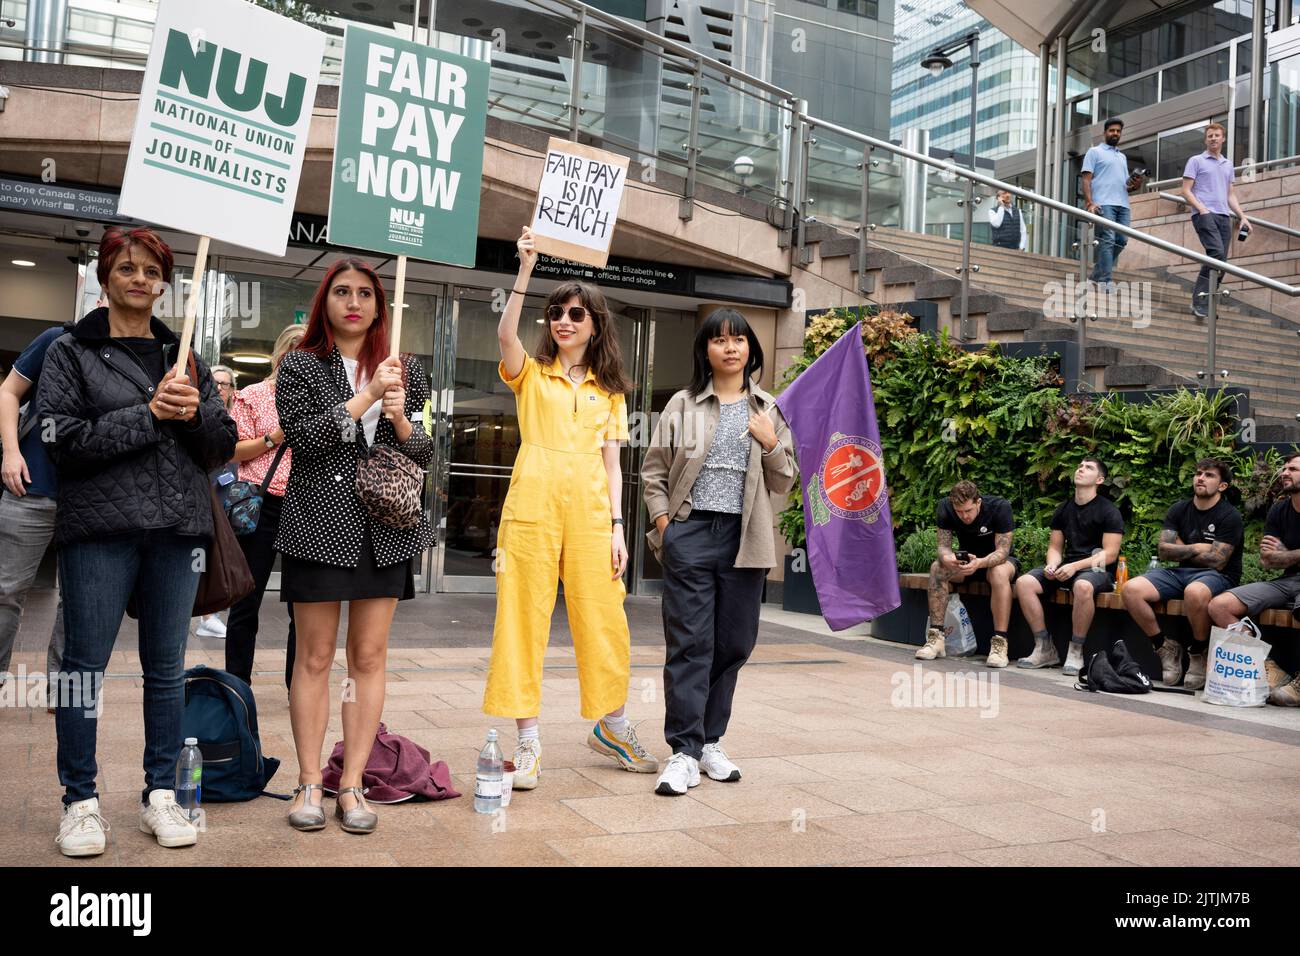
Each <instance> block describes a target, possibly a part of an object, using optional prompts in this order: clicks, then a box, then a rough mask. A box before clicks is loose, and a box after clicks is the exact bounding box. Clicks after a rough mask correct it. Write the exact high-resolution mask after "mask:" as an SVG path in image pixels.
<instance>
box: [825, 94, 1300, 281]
mask: <svg viewBox="0 0 1300 956" xmlns="http://www.w3.org/2000/svg"><path fill="white" fill-rule="evenodd" d="M802 119H803V120H804V122H805V123H807V124H808V125H809V126H810V127H813V128H819V129H824V130H828V131H830V132H832V133H835V134H836V135H837V136H843V137H846V138H848V139H852V140H855V141H857V142H859V143H861V144H862V145H864V146H873V147H875V148H876V149H883V150H886V151H887V152H890V153H893V154H894V155H896V156H901V157H903V158H904V159H910V160H912V161H913V162H917V163H924V164H925V165H927V166H933V167H935V168H936V169H942V170H947V171H948V172H950V173H952V174H954V175H957V176H962V177H964V178H966V179H969V180H970V181H971V182H975V183H980V184H981V185H983V186H987V187H988V188H990V189H993V190H998V191H1002V192H1009V193H1011V194H1012V195H1013V196H1019V197H1020V198H1022V199H1026V200H1028V201H1029V202H1033V203H1037V204H1039V205H1040V206H1045V207H1047V208H1048V209H1053V210H1055V211H1057V212H1059V213H1063V214H1065V215H1067V216H1070V217H1073V218H1075V219H1080V220H1083V221H1085V222H1090V223H1092V224H1093V225H1095V226H1101V227H1103V228H1105V229H1110V230H1112V231H1114V232H1118V233H1119V234H1120V235H1123V236H1127V237H1128V238H1130V239H1136V240H1137V241H1139V242H1145V243H1146V244H1147V245H1151V246H1155V247H1156V248H1157V249H1161V250H1163V251H1165V252H1169V253H1172V254H1173V255H1176V256H1181V257H1182V258H1184V259H1190V260H1191V261H1193V262H1198V263H1200V264H1201V265H1205V266H1212V267H1214V268H1215V269H1219V270H1221V271H1223V272H1229V273H1231V274H1232V275H1235V276H1237V277H1239V278H1242V279H1246V280H1248V281H1250V282H1253V283H1256V284H1257V285H1261V286H1264V287H1265V288H1268V289H1272V290H1273V291H1274V292H1281V293H1282V294H1283V295H1289V296H1300V286H1292V285H1287V284H1286V283H1285V282H1279V281H1277V280H1276V279H1273V278H1270V277H1269V276H1263V275H1259V274H1258V273H1255V272H1251V271H1250V270H1249V269H1243V268H1242V267H1241V266H1238V265H1234V264H1233V263H1231V262H1222V261H1220V260H1218V259H1215V258H1212V257H1211V256H1207V255H1205V253H1203V252H1195V251H1194V250H1192V249H1187V248H1184V247H1183V246H1180V245H1178V244H1176V243H1173V242H1169V241H1167V240H1165V239H1161V238H1159V237H1157V236H1149V235H1147V234H1146V233H1143V232H1140V231H1138V230H1137V229H1134V228H1133V227H1132V226H1125V225H1121V224H1120V223H1117V222H1112V221H1111V220H1109V219H1106V218H1105V217H1104V216H1098V215H1096V214H1095V213H1090V212H1088V211H1087V210H1084V209H1079V208H1077V207H1075V206H1071V205H1068V204H1067V203H1063V202H1060V201H1058V200H1055V199H1049V198H1048V197H1047V196H1043V195H1040V194H1038V193H1036V192H1034V191H1033V190H1030V189H1025V188H1024V187H1023V186H1014V185H1012V184H1011V183H1004V182H1002V181H1001V180H998V179H994V178H993V177H992V176H985V175H984V174H983V173H979V172H975V171H974V170H970V169H965V168H963V167H961V166H957V165H956V164H954V163H951V162H945V161H943V160H939V159H935V158H934V157H932V156H926V155H924V154H922V153H917V152H914V151H913V150H910V149H907V148H905V147H903V146H896V145H894V144H893V143H890V142H887V141H885V140H880V139H876V138H875V137H874V136H868V135H866V134H865V133H859V132H857V131H855V130H851V129H847V128H846V127H843V126H840V125H838V124H836V123H832V122H830V121H829V120H823V119H818V118H817V117H815V116H807V115H802Z"/></svg>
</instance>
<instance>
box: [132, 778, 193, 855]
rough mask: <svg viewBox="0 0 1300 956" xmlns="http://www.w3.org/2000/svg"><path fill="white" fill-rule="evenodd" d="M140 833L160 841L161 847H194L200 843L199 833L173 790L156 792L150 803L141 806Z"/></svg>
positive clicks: (151, 794) (151, 795)
mask: <svg viewBox="0 0 1300 956" xmlns="http://www.w3.org/2000/svg"><path fill="white" fill-rule="evenodd" d="M140 832H141V833H148V834H149V835H150V836H152V837H155V838H156V839H157V840H158V845H159V846H165V847H178V846H193V845H194V844H195V843H198V842H199V831H198V829H197V828H196V827H195V826H194V824H193V823H191V822H190V818H189V817H188V816H187V815H186V813H185V811H184V810H182V809H181V805H180V804H179V803H177V802H176V794H175V792H174V791H171V790H155V791H153V792H152V793H150V794H149V802H148V803H142V804H140Z"/></svg>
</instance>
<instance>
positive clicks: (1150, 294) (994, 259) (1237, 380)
mask: <svg viewBox="0 0 1300 956" xmlns="http://www.w3.org/2000/svg"><path fill="white" fill-rule="evenodd" d="M805 243H806V246H807V247H808V248H809V249H815V250H816V251H815V254H816V255H818V256H820V257H821V258H822V260H823V266H822V268H823V270H824V271H825V270H827V269H831V268H834V264H835V262H836V260H837V259H842V265H840V267H839V268H840V269H841V270H842V271H844V272H846V273H852V272H855V271H856V270H857V267H858V263H857V258H858V257H857V250H858V241H857V239H856V238H855V237H851V236H846V235H845V234H844V233H843V232H837V231H835V230H832V229H831V228H830V227H828V226H826V225H824V224H821V223H815V224H812V225H811V226H810V227H809V230H808V233H807V235H806V239H805ZM808 254H810V253H809V252H806V255H808ZM1122 262H1123V260H1122V259H1121V265H1122ZM960 263H961V243H960V241H958V240H954V239H946V238H943V237H939V236H931V235H921V234H918V233H909V232H903V231H901V230H898V229H892V228H881V229H876V230H874V231H872V233H871V236H870V240H869V246H868V252H867V271H868V283H867V284H868V287H869V291H868V293H867V295H868V298H870V299H871V300H872V301H874V302H878V303H880V304H882V305H883V304H890V303H901V302H909V301H913V300H928V301H933V302H935V303H936V305H937V306H938V308H939V313H940V326H941V327H945V326H946V327H950V328H954V327H955V319H956V318H957V317H959V315H960V290H961V282H960V279H959V278H958V276H957V269H958V267H959V266H960ZM971 263H972V265H973V266H974V267H976V270H975V271H974V272H973V274H972V277H971V292H970V298H969V305H968V309H967V311H968V314H969V315H970V317H971V318H972V320H974V321H975V322H976V325H977V329H978V338H979V340H980V341H1004V342H1005V341H1044V340H1052V339H1069V340H1073V339H1074V338H1075V336H1076V335H1077V327H1076V325H1075V324H1074V323H1072V322H1070V321H1069V320H1068V319H1067V318H1064V317H1063V313H1064V312H1065V311H1066V308H1067V307H1068V306H1069V300H1068V296H1069V294H1070V293H1069V292H1068V291H1067V288H1066V287H1067V285H1068V284H1069V283H1071V282H1073V283H1074V284H1075V285H1076V286H1077V285H1078V274H1079V268H1078V263H1077V262H1076V261H1074V260H1071V259H1064V258H1056V257H1053V256H1043V255H1035V254H1032V253H1025V252H1019V251H1016V250H1007V249H998V248H995V247H993V246H987V245H974V246H972V248H971ZM1114 278H1115V280H1116V282H1117V283H1120V284H1121V286H1122V287H1123V288H1124V291H1126V292H1127V291H1129V290H1132V291H1135V292H1136V293H1137V294H1138V299H1137V300H1136V303H1135V302H1132V301H1127V300H1126V298H1125V297H1123V296H1117V297H1116V298H1114V299H1113V300H1111V301H1109V302H1103V303H1099V305H1100V306H1101V307H1100V308H1099V309H1098V310H1097V311H1098V313H1099V318H1098V319H1097V320H1094V321H1089V323H1088V329H1087V338H1088V350H1087V352H1088V354H1087V356H1086V359H1085V363H1084V364H1085V370H1086V374H1085V377H1086V378H1087V380H1088V381H1089V384H1090V385H1091V386H1092V387H1093V388H1095V389H1097V390H1101V391H1105V390H1126V389H1143V388H1151V387H1159V386H1167V385H1177V384H1185V385H1189V386H1194V385H1197V384H1201V385H1205V384H1208V383H1209V382H1211V381H1214V382H1216V383H1218V384H1227V385H1230V386H1236V387H1240V388H1246V389H1249V390H1250V398H1251V410H1252V413H1253V415H1254V416H1255V418H1256V421H1257V424H1258V426H1259V427H1260V429H1261V430H1266V431H1267V433H1268V434H1267V438H1268V439H1269V440H1283V439H1293V438H1297V437H1300V426H1297V419H1298V416H1300V375H1298V374H1297V373H1298V372H1300V334H1298V333H1300V301H1297V302H1296V304H1295V305H1296V308H1295V313H1296V314H1294V315H1290V316H1285V317H1279V316H1275V315H1270V314H1268V313H1266V312H1264V311H1262V310H1260V309H1257V308H1254V307H1252V306H1248V305H1245V304H1244V303H1240V302H1234V301H1233V300H1232V298H1228V299H1226V300H1221V302H1220V308H1219V310H1218V323H1217V325H1218V334H1217V343H1218V349H1217V355H1216V361H1215V364H1216V365H1217V366H1218V369H1217V370H1215V371H1213V372H1210V373H1209V374H1207V375H1205V376H1204V377H1203V378H1201V377H1198V374H1197V373H1198V372H1202V371H1207V370H1206V369H1205V361H1206V343H1207V338H1206V336H1207V328H1206V322H1205V320H1200V319H1197V318H1195V317H1194V316H1193V315H1192V314H1191V311H1190V305H1191V291H1192V290H1191V284H1190V283H1189V282H1188V281H1187V280H1185V279H1181V278H1178V277H1175V276H1172V275H1170V274H1169V273H1168V272H1167V271H1166V270H1164V269H1160V270H1144V271H1125V270H1124V269H1122V268H1121V269H1119V270H1117V271H1116V273H1115V276H1114ZM1125 283H1127V284H1128V285H1127V286H1124V284H1125ZM1147 304H1149V319H1148V312H1147V309H1146V308H1135V305H1141V306H1145V305H1147ZM1116 307H1118V308H1116ZM1223 370H1227V372H1228V376H1227V378H1226V379H1224V378H1223V377H1222V376H1221V375H1220V374H1219V373H1220V372H1221V371H1223ZM1260 437H1261V440H1264V439H1265V437H1266V436H1265V435H1264V434H1261V436H1260Z"/></svg>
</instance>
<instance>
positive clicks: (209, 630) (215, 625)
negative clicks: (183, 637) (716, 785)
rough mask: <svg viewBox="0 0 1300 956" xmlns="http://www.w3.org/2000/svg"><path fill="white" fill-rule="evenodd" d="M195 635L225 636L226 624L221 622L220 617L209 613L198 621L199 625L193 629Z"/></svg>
mask: <svg viewBox="0 0 1300 956" xmlns="http://www.w3.org/2000/svg"><path fill="white" fill-rule="evenodd" d="M194 636H195V637H225V636H226V625H224V624H222V623H221V618H219V617H217V616H216V615H215V614H209V615H208V616H207V617H205V618H203V619H202V620H200V621H199V626H198V627H196V628H195V629H194Z"/></svg>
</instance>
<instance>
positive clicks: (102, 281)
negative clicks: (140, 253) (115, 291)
mask: <svg viewBox="0 0 1300 956" xmlns="http://www.w3.org/2000/svg"><path fill="white" fill-rule="evenodd" d="M136 246H140V247H141V248H142V249H144V251H145V252H147V253H149V255H151V256H153V257H154V258H155V259H157V260H158V264H159V265H161V266H162V271H163V282H168V283H170V282H171V281H172V265H173V264H174V259H173V257H172V250H171V246H169V245H167V243H165V242H163V241H162V237H161V236H159V235H158V233H156V232H154V231H153V230H152V229H144V228H139V229H130V230H127V229H123V228H122V227H121V226H109V227H108V228H107V229H105V230H104V238H103V239H101V240H99V262H98V263H97V264H96V265H95V275H96V276H98V277H99V285H100V288H107V287H108V273H109V270H110V269H112V268H113V263H114V262H116V261H117V256H118V253H120V252H121V251H122V250H123V249H127V250H130V249H133V248H134V247H136Z"/></svg>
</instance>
